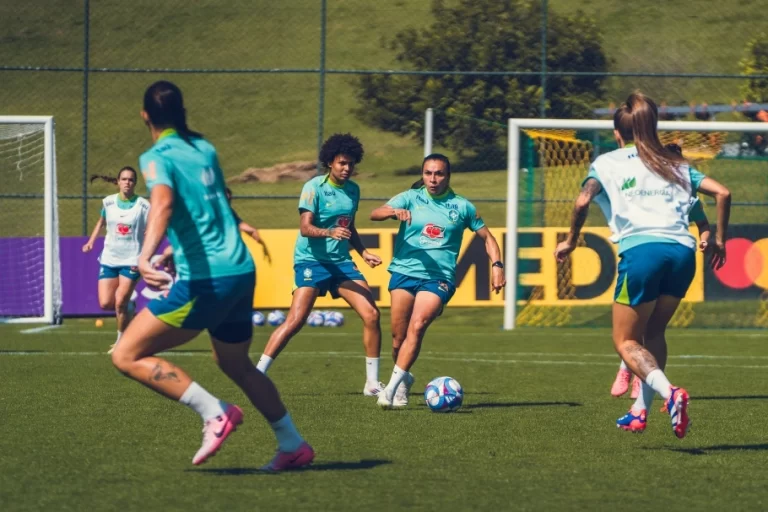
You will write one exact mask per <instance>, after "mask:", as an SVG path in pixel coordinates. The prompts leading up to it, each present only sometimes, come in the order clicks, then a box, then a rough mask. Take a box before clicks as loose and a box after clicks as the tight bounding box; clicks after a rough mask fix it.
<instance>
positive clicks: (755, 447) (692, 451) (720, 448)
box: [647, 443, 768, 455]
mask: <svg viewBox="0 0 768 512" xmlns="http://www.w3.org/2000/svg"><path fill="white" fill-rule="evenodd" d="M647 449H649V450H651V449H653V450H668V451H670V452H678V453H687V454H688V455H709V454H710V453H711V452H738V451H745V452H757V451H766V450H768V443H763V444H718V445H714V446H703V447H701V448H670V447H665V448H647Z"/></svg>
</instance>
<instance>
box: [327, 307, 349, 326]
mask: <svg viewBox="0 0 768 512" xmlns="http://www.w3.org/2000/svg"><path fill="white" fill-rule="evenodd" d="M343 323H344V315H342V314H341V313H339V312H338V311H329V312H327V313H326V314H325V323H324V324H323V325H325V326H326V327H339V326H340V325H342V324H343Z"/></svg>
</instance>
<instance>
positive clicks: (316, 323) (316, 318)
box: [307, 311, 325, 327]
mask: <svg viewBox="0 0 768 512" xmlns="http://www.w3.org/2000/svg"><path fill="white" fill-rule="evenodd" d="M324 322H325V319H324V318H323V314H322V313H320V312H319V311H313V312H311V313H310V314H309V316H308V317H307V324H308V325H309V326H310V327H322V326H323V323H324Z"/></svg>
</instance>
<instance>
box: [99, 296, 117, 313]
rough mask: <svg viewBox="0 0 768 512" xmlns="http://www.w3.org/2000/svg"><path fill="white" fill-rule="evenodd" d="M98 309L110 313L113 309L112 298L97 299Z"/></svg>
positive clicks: (113, 301)
mask: <svg viewBox="0 0 768 512" xmlns="http://www.w3.org/2000/svg"><path fill="white" fill-rule="evenodd" d="M99 307H100V308H101V309H104V310H108V311H112V310H114V309H115V298H114V297H99Z"/></svg>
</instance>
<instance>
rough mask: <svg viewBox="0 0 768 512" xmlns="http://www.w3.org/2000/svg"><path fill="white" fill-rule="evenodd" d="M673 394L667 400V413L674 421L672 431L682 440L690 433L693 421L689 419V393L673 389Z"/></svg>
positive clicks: (680, 389)
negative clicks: (689, 429)
mask: <svg viewBox="0 0 768 512" xmlns="http://www.w3.org/2000/svg"><path fill="white" fill-rule="evenodd" d="M671 391H672V394H671V395H670V396H669V400H667V413H669V418H670V420H671V421H672V431H673V432H674V433H675V435H676V436H677V437H678V439H682V438H684V437H685V434H687V433H688V428H689V427H690V426H691V420H690V419H689V418H688V400H689V397H688V392H687V391H686V390H684V389H683V388H675V387H673V388H671Z"/></svg>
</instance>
